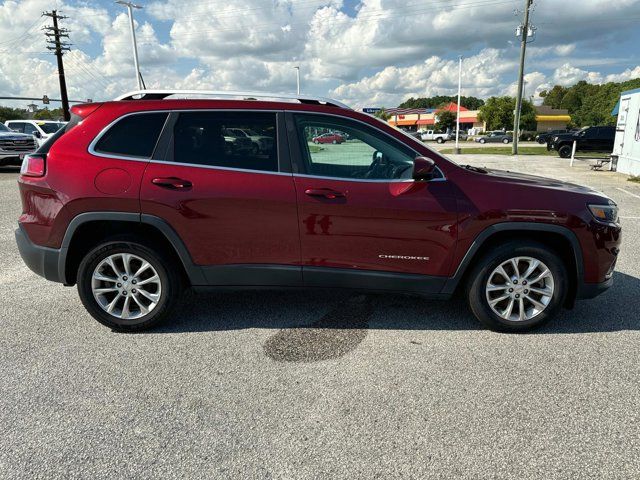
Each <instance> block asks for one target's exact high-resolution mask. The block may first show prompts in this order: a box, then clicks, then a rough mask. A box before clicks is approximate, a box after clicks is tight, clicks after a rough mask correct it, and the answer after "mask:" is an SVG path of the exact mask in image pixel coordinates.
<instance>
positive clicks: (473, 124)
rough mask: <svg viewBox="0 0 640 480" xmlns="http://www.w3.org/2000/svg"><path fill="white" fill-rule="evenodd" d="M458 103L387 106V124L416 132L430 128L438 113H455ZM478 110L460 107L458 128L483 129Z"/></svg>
mask: <svg viewBox="0 0 640 480" xmlns="http://www.w3.org/2000/svg"><path fill="white" fill-rule="evenodd" d="M457 109H458V105H457V104H456V103H454V102H451V103H449V104H448V105H446V106H444V107H442V108H438V109H435V108H388V109H386V112H387V114H389V115H391V117H390V118H389V124H390V125H393V126H394V127H400V128H402V129H404V130H408V131H411V132H416V131H420V130H432V129H433V128H434V126H435V124H436V122H437V121H438V113H439V112H442V111H445V110H447V111H450V112H453V113H456V112H457ZM479 113H480V112H479V110H469V109H467V108H464V107H460V130H464V131H467V130H469V129H472V128H474V129H476V130H478V131H483V130H484V122H480V121H479V120H478V114H479Z"/></svg>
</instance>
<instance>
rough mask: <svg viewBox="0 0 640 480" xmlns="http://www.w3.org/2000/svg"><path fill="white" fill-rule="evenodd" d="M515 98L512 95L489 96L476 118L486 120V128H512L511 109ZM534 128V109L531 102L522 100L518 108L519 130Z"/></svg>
mask: <svg viewBox="0 0 640 480" xmlns="http://www.w3.org/2000/svg"><path fill="white" fill-rule="evenodd" d="M515 108H516V99H515V98H513V97H508V96H504V97H491V98H489V99H488V100H487V101H486V103H485V104H484V105H483V106H482V107H480V114H479V115H478V119H479V120H480V121H481V122H486V124H487V130H512V129H513V121H514V119H513V111H514V110H515ZM535 129H536V111H535V107H534V106H533V103H531V102H530V101H528V100H525V101H523V102H522V109H521V110H520V130H535Z"/></svg>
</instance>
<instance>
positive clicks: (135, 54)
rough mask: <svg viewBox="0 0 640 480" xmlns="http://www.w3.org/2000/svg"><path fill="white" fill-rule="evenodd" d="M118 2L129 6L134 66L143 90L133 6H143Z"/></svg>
mask: <svg viewBox="0 0 640 480" xmlns="http://www.w3.org/2000/svg"><path fill="white" fill-rule="evenodd" d="M116 3H119V4H120V5H124V6H126V7H127V11H128V13H129V27H130V28H131V42H132V43H133V66H134V68H135V70H136V80H137V82H138V90H143V87H142V77H141V75H140V64H139V63H138V44H137V42H136V30H135V27H134V24H133V8H142V7H141V6H140V5H134V4H133V3H131V2H125V1H123V0H118V1H117V2H116Z"/></svg>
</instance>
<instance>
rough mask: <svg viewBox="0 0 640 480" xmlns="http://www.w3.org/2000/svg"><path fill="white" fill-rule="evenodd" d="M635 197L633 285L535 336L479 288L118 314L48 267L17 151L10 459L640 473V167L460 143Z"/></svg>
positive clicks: (21, 471)
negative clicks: (26, 225) (451, 297)
mask: <svg viewBox="0 0 640 480" xmlns="http://www.w3.org/2000/svg"><path fill="white" fill-rule="evenodd" d="M456 160H458V161H459V162H461V163H473V164H476V165H486V166H489V167H501V168H506V169H511V170H518V171H525V172H528V173H534V174H541V175H546V176H553V177H555V178H558V179H563V180H571V181H573V182H576V183H582V184H587V185H590V186H592V187H595V188H597V189H599V190H602V191H604V192H605V193H606V194H608V195H609V196H611V197H612V198H613V199H614V200H615V201H616V202H618V204H619V205H620V215H621V222H622V224H623V228H624V231H623V238H624V240H623V242H624V243H623V247H622V252H621V254H620V259H619V262H618V265H617V271H616V273H615V286H614V287H613V288H612V289H610V290H609V291H608V292H606V293H605V294H603V295H602V296H601V297H599V298H597V299H595V300H591V301H583V302H580V303H579V304H578V305H577V306H576V308H575V309H574V310H573V311H565V312H564V313H563V314H562V315H561V316H560V317H559V318H558V319H556V321H554V322H553V323H551V324H549V325H548V326H546V327H545V328H544V329H542V330H539V331H536V332H535V333H532V334H527V335H508V334H497V333H493V332H490V331H487V330H484V329H482V328H481V327H480V325H479V324H478V323H477V322H476V320H475V319H474V318H473V317H472V315H471V314H470V313H469V312H468V311H467V309H466V306H465V303H464V302H463V301H462V300H460V299H459V300H457V301H453V302H450V303H438V302H432V301H427V300H423V299H419V298H414V297H405V296H390V295H389V296H380V295H361V294H348V293H344V292H331V291H319V292H241V293H225V294H212V295H199V296H195V295H188V296H187V297H186V298H185V299H184V300H183V301H182V302H181V304H180V306H179V310H178V312H177V315H176V321H175V322H174V323H172V324H170V325H166V326H164V327H163V328H161V329H160V330H156V331H153V332H150V333H144V334H136V335H125V334H118V333H114V332H111V331H110V330H108V329H106V328H104V327H102V326H101V325H99V324H98V323H97V322H95V321H94V320H93V319H92V318H90V317H89V315H88V314H87V313H86V312H85V310H84V309H83V307H82V305H81V303H80V301H79V299H78V297H77V294H76V291H75V289H73V288H65V287H63V286H61V285H57V284H53V283H49V282H47V281H45V280H43V279H41V278H39V277H37V276H36V275H34V274H32V273H31V272H30V271H29V270H28V269H27V268H26V267H25V266H24V265H23V264H22V261H21V260H20V258H19V255H18V252H17V249H16V246H15V243H14V238H13V231H14V228H15V222H16V219H17V217H18V215H19V212H20V201H19V197H18V192H17V187H16V182H15V181H16V177H17V173H16V170H15V169H6V168H5V169H0V246H1V249H0V258H1V259H2V268H1V269H0V285H1V288H2V290H1V292H2V295H1V297H0V312H2V313H1V315H0V379H1V381H0V431H1V432H2V436H1V437H0V478H12V479H13V478H29V479H35V478H47V479H51V478H91V479H98V478H109V479H113V478H242V479H245V478H265V479H298V478H300V479H316V478H317V479H326V478H349V479H352V478H381V479H388V478H416V479H424V478H510V479H511V478H518V479H524V478H540V479H551V478H562V479H574V478H594V479H602V478H612V479H613V478H616V479H617V478H620V479H622V478H625V479H627V478H638V477H640V409H639V408H638V406H639V404H640V400H639V399H640V361H639V354H638V345H639V342H640V313H639V311H640V240H639V239H640V185H639V184H634V183H631V182H628V181H626V178H625V177H624V176H623V175H620V174H616V173H611V172H607V171H605V172H591V171H590V170H589V169H588V165H587V164H586V162H577V164H576V165H575V166H574V167H573V168H571V169H570V168H569V167H568V161H567V160H560V159H557V158H554V157H546V156H540V157H537V156H527V157H521V158H519V159H512V158H511V157H505V156H503V157H501V156H488V155H486V156H485V155H482V156H478V155H475V156H458V158H456Z"/></svg>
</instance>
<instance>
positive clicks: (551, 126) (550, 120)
mask: <svg viewBox="0 0 640 480" xmlns="http://www.w3.org/2000/svg"><path fill="white" fill-rule="evenodd" d="M535 108H536V122H537V127H536V131H537V132H548V131H551V130H564V129H566V128H567V124H568V123H569V122H570V121H571V116H570V115H569V111H568V110H564V109H560V108H551V107H547V106H546V105H540V106H537V107H535Z"/></svg>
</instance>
